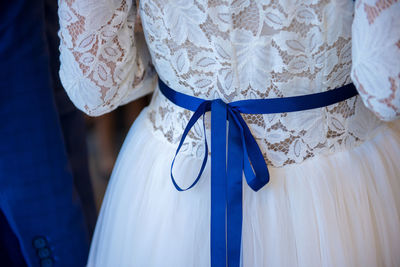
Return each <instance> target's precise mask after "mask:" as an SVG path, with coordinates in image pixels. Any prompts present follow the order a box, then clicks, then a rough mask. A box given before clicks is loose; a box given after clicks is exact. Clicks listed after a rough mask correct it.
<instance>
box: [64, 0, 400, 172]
mask: <svg viewBox="0 0 400 267" xmlns="http://www.w3.org/2000/svg"><path fill="white" fill-rule="evenodd" d="M379 1H382V0H379ZM390 1H392V0H390ZM392 2H397V1H392ZM59 5H60V9H59V16H60V24H61V29H60V33H59V35H60V38H61V40H62V42H61V45H60V50H61V63H62V65H61V70H60V76H61V79H62V82H63V84H64V86H65V88H66V90H67V92H68V94H69V95H70V97H71V99H72V100H73V101H74V103H75V104H76V105H77V106H78V107H79V108H81V109H82V110H83V111H85V112H86V113H88V114H90V115H100V114H103V113H105V112H108V111H110V110H112V109H114V108H116V107H117V106H118V105H121V104H123V103H126V102H129V101H131V100H132V99H135V98H137V97H138V96H139V95H143V94H145V93H148V92H149V91H151V90H153V89H154V87H155V85H154V83H153V81H154V78H155V71H154V70H153V67H152V64H153V65H154V68H155V70H156V71H157V73H158V75H159V76H160V78H161V79H162V80H163V81H165V82H166V83H167V84H168V85H169V86H170V87H172V88H174V89H175V90H177V91H180V92H183V93H186V94H189V95H194V96H197V97H201V98H204V99H215V98H221V99H223V100H224V101H226V102H231V101H235V100H241V99H256V98H273V97H287V96H294V95H303V94H310V93H316V92H322V91H327V90H330V89H333V88H337V87H340V86H342V85H345V84H348V83H350V82H351V80H353V81H354V82H355V84H356V86H357V88H358V89H359V91H360V93H361V97H354V98H352V99H349V100H346V101H343V102H341V103H338V104H335V105H331V106H329V107H324V108H319V109H314V110H309V111H302V112H294V113H282V114H274V115H268V114H260V115H243V116H244V118H245V120H246V122H247V123H248V125H249V127H250V129H251V131H252V132H253V134H254V136H255V138H256V140H257V142H258V144H259V145H260V148H261V150H262V152H263V153H264V157H265V159H266V161H267V162H268V163H269V164H270V165H273V166H277V167H280V166H284V165H287V164H292V163H298V162H301V161H303V160H305V159H307V158H310V157H313V156H314V155H316V154H319V153H327V152H332V151H336V150H337V149H341V148H343V147H346V148H347V147H352V146H354V145H356V144H358V143H360V142H362V141H363V140H365V139H366V138H368V137H369V135H370V134H371V133H372V132H373V130H374V129H376V128H377V127H378V126H379V125H381V123H382V122H380V121H379V120H378V119H377V117H376V116H374V115H373V114H372V112H371V111H369V110H368V109H367V108H366V107H365V106H364V104H363V101H364V102H366V101H365V99H366V98H367V99H368V97H369V96H370V95H371V94H374V93H375V95H377V94H378V93H377V92H376V91H373V90H372V89H371V87H370V86H368V88H366V86H365V85H366V84H367V83H365V82H364V81H365V79H366V77H365V75H364V73H361V75H358V73H359V70H358V69H357V68H355V67H354V66H353V73H352V75H353V76H352V78H353V79H351V77H350V73H351V71H352V58H353V60H354V44H355V43H356V44H357V42H358V43H360V42H362V40H363V39H361V38H364V36H358V35H356V36H357V38H359V39H357V40H356V41H355V40H354V36H355V35H354V33H353V34H352V27H351V25H352V22H353V15H354V14H353V13H354V9H355V7H354V3H353V1H349V0H301V1H300V0H263V1H261V0H142V1H141V2H140V7H139V12H140V16H141V19H142V24H143V30H144V37H145V40H146V43H144V42H142V45H139V44H140V42H139V41H138V39H139V36H134V34H133V32H134V29H133V27H134V18H135V16H136V14H135V8H134V6H132V3H131V2H130V1H126V0H96V1H94V0H59ZM357 5H358V4H357ZM370 6H372V5H370ZM379 7H381V6H379ZM389 9H390V7H387V6H385V7H384V8H381V9H379V10H380V11H379V12H381V13H379V14H377V15H376V14H375V13H374V16H375V17H374V18H373V19H374V22H373V24H377V20H379V19H380V16H381V15H380V14H384V13H385V12H386V11H388V10H389ZM355 10H356V12H358V13H359V14H356V16H355V17H356V18H357V16H359V17H360V18H361V17H362V16H363V14H364V13H363V12H367V11H365V10H366V9H358V8H357V7H356V9H355ZM357 10H359V11H357ZM364 15H365V14H364ZM364 17H365V16H364ZM364 17H362V18H364ZM389 17H390V16H389ZM366 21H367V23H368V19H367V20H366ZM359 23H364V22H363V21H361V22H359ZM393 25H394V24H393ZM360 27H361V26H360ZM355 29H357V28H356V26H354V25H353V31H354V30H355ZM388 31H390V29H388ZM359 32H360V31H359ZM387 35H388V33H387V34H386V35H385V36H384V37H387ZM352 36H353V40H352ZM392 39H393V38H392ZM399 43H400V42H399ZM146 45H147V46H148V50H149V52H150V55H148V52H147V48H146ZM398 47H400V45H398ZM363 49H365V48H363ZM150 58H151V60H150ZM358 58H359V57H357V59H358ZM392 61H393V60H392ZM392 61H391V63H390V62H389V64H388V66H389V65H390V64H392V63H393V62H392ZM399 62H400V61H399ZM393 64H394V65H393ZM393 64H392V65H393V66H397V65H396V63H393ZM358 66H362V64H361V65H358ZM390 73H393V71H392V72H390ZM398 73H400V69H399V70H398ZM398 73H397V74H396V73H394V74H393V75H392V76H391V77H392V80H391V81H392V82H391V85H392V87H391V89H390V88H389V89H388V90H387V91H388V92H391V98H390V97H389V100H387V99H388V98H384V99H380V98H379V99H378V98H377V97H376V99H377V101H375V102H379V103H381V104H382V103H386V105H387V106H390V105H392V107H393V108H394V109H396V108H399V106H400V103H397V102H396V101H397V99H398V97H399V96H398V95H399V93H398V90H397V88H398V87H399V86H398V81H399V79H400V77H398ZM357 75H358V76H357ZM396 75H397V76H396ZM146 81H152V82H151V83H150V82H146ZM153 85H154V86H153ZM363 90H364V91H363ZM388 94H390V93H388ZM381 95H382V94H381ZM365 96H366V97H365ZM385 99H386V100H385ZM375 102H373V101H372V100H370V99H369V103H370V106H368V104H367V106H368V107H369V108H370V109H374V107H375ZM366 103H368V101H367V102H366ZM374 112H375V113H377V115H378V116H379V114H380V111H375V110H374ZM191 114H192V112H190V111H188V110H184V109H182V108H180V107H177V106H175V105H174V104H172V103H171V102H169V101H168V100H166V99H165V97H164V96H162V94H160V93H159V91H158V90H156V91H155V93H154V96H153V100H152V102H151V104H150V107H149V109H148V113H147V116H148V122H149V123H150V125H151V126H152V127H153V130H154V132H155V134H156V135H159V136H160V137H161V138H164V139H165V140H166V141H168V142H170V143H173V144H176V143H177V142H178V141H179V139H180V136H181V134H182V132H183V129H184V128H185V126H186V123H187V121H188V120H189V118H190V116H191ZM396 114H397V113H396ZM208 115H209V114H208ZM380 117H381V118H382V117H384V116H380ZM209 119H210V118H209V116H206V125H207V128H208V129H209ZM208 134H209V132H208ZM203 138H204V136H203V132H202V127H201V124H200V123H198V124H197V125H195V127H194V129H193V130H192V131H191V132H190V134H189V136H188V139H187V141H186V144H185V146H184V148H183V150H185V151H186V153H189V154H192V155H194V156H199V157H200V156H201V155H202V154H203V153H204V151H205V150H204V147H203V146H204V145H203Z"/></svg>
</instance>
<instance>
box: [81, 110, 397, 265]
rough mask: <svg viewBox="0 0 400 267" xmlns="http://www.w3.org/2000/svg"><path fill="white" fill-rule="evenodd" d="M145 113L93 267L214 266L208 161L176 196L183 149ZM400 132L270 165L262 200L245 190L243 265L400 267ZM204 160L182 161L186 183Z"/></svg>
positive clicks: (113, 192) (120, 168) (107, 208)
mask: <svg viewBox="0 0 400 267" xmlns="http://www.w3.org/2000/svg"><path fill="white" fill-rule="evenodd" d="M146 112H147V109H145V110H144V111H143V112H142V113H141V115H140V116H139V118H138V119H137V121H136V122H135V123H134V125H133V126H132V128H131V130H130V132H129V134H128V136H127V138H126V140H125V143H124V146H123V148H122V150H121V152H120V154H119V158H118V160H117V163H116V166H115V169H114V172H113V174H112V178H111V181H110V184H109V186H108V189H107V193H106V196H105V198H104V201H103V206H102V209H101V213H100V216H99V220H98V223H97V226H96V231H95V235H94V238H93V242H92V246H91V250H90V256H89V261H88V266H96V267H101V266H110V267H114V266H143V267H148V266H157V267H158V266H160V267H161V266H163V267H164V266H168V267H169V266H171V267H191V266H201V267H203V266H209V265H210V263H209V262H210V251H209V250H210V249H209V248H210V244H209V241H210V238H209V230H210V186H209V185H210V169H209V167H210V165H209V163H210V160H209V161H208V163H207V164H208V165H207V167H206V170H205V173H204V174H203V177H202V178H201V180H200V182H199V183H198V185H197V186H195V187H194V188H193V189H191V190H189V191H187V192H178V191H177V190H176V189H175V188H174V186H173V185H172V183H171V179H170V167H171V165H170V164H171V160H172V158H173V156H174V153H175V149H176V147H175V146H173V145H171V144H170V143H167V142H166V141H164V140H162V139H161V138H157V137H156V136H154V134H153V133H152V128H151V126H150V124H149V123H148V121H147V119H146V116H145V113H146ZM399 157H400V127H399V123H398V122H397V123H395V124H392V125H391V126H390V127H389V126H388V127H385V128H383V129H382V130H380V131H379V133H377V134H376V136H375V137H374V138H373V139H371V140H370V141H367V142H365V143H364V144H362V145H360V146H358V147H356V148H354V149H352V150H347V151H342V152H338V153H335V154H332V155H328V156H316V157H314V158H312V159H309V160H307V161H305V162H303V163H301V164H295V165H290V166H286V167H283V168H270V174H271V180H270V182H269V184H268V185H267V186H266V187H265V188H263V189H262V190H260V191H259V192H257V193H254V192H253V191H251V189H249V188H248V186H247V184H246V185H245V186H244V197H243V199H244V215H243V216H244V222H243V243H242V252H243V253H242V265H243V266H244V267H249V266H255V267H259V266H268V267H284V266H290V267H294V266H305V267H313V266H318V267H321V266H334V267H337V266H341V267H345V266H349V267H355V266H362V267H367V266H400V164H399ZM200 161H201V159H197V158H193V157H189V156H188V157H185V156H182V157H180V158H179V160H178V161H177V162H176V164H175V166H174V174H175V176H176V177H177V180H178V181H179V182H180V183H181V184H182V185H185V184H186V185H188V184H189V183H190V181H191V180H192V179H194V178H195V177H196V174H197V170H198V168H199V166H200V163H201V162H200Z"/></svg>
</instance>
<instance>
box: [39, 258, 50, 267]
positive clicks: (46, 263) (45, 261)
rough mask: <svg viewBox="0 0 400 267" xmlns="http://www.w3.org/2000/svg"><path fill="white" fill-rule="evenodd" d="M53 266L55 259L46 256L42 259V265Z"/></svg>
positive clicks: (45, 266) (42, 266)
mask: <svg viewBox="0 0 400 267" xmlns="http://www.w3.org/2000/svg"><path fill="white" fill-rule="evenodd" d="M52 266H53V259H52V258H46V259H43V260H41V261H40V267H52Z"/></svg>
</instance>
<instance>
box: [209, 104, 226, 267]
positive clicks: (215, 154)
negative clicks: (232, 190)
mask: <svg viewBox="0 0 400 267" xmlns="http://www.w3.org/2000/svg"><path fill="white" fill-rule="evenodd" d="M226 119H227V107H226V104H225V103H224V102H222V101H221V100H216V101H213V102H212V104H211V129H212V131H211V153H212V156H211V231H210V232H211V237H210V239H211V266H218V267H220V266H221V267H225V266H227V260H226V257H227V248H226Z"/></svg>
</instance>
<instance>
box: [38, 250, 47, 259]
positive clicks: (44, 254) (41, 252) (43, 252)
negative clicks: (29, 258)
mask: <svg viewBox="0 0 400 267" xmlns="http://www.w3.org/2000/svg"><path fill="white" fill-rule="evenodd" d="M37 254H38V256H39V258H41V259H43V258H47V257H49V256H50V250H49V249H48V248H40V249H38V250H37Z"/></svg>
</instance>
